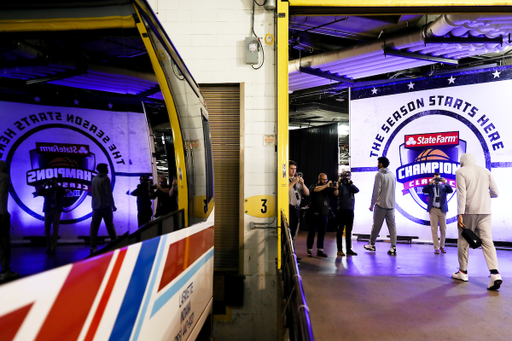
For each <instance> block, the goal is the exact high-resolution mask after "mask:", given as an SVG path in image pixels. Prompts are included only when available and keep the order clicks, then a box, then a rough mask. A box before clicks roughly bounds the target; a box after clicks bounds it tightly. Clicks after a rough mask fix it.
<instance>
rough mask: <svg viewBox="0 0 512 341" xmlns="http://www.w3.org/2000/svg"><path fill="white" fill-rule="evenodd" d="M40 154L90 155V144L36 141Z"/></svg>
mask: <svg viewBox="0 0 512 341" xmlns="http://www.w3.org/2000/svg"><path fill="white" fill-rule="evenodd" d="M36 150H37V152H38V153H39V154H60V155H83V156H89V154H90V151H89V146H88V145H83V144H65V143H44V142H36Z"/></svg>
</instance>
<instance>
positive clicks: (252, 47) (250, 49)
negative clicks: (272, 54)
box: [245, 37, 260, 64]
mask: <svg viewBox="0 0 512 341" xmlns="http://www.w3.org/2000/svg"><path fill="white" fill-rule="evenodd" d="M259 55H260V43H259V42H258V38H257V37H247V38H245V64H258V63H259Z"/></svg>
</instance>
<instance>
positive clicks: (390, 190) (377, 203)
mask: <svg viewBox="0 0 512 341" xmlns="http://www.w3.org/2000/svg"><path fill="white" fill-rule="evenodd" d="M388 166H389V160H388V158H386V157H379V158H378V162H377V167H378V168H379V171H378V172H377V174H376V175H375V183H374V185H373V194H372V203H371V205H370V211H372V212H373V227H372V233H371V235H370V243H368V245H365V246H364V248H365V249H366V250H368V251H373V252H374V251H376V248H375V240H377V236H378V235H379V232H380V229H381V228H382V223H384V219H386V224H387V225H388V230H389V236H390V238H391V247H390V248H389V251H388V255H391V256H396V225H395V188H396V178H395V174H394V173H393V172H392V171H390V170H389V169H388Z"/></svg>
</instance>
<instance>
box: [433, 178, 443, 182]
mask: <svg viewBox="0 0 512 341" xmlns="http://www.w3.org/2000/svg"><path fill="white" fill-rule="evenodd" d="M443 180H444V179H443V178H434V182H443Z"/></svg>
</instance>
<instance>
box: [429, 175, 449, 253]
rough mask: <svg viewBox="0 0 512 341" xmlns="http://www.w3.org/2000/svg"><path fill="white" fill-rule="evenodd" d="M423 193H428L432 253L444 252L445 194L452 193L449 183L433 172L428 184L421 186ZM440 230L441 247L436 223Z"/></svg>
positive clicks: (446, 207) (446, 206) (446, 204)
mask: <svg viewBox="0 0 512 341" xmlns="http://www.w3.org/2000/svg"><path fill="white" fill-rule="evenodd" d="M423 193H424V194H428V207H427V211H428V213H429V215H430V227H431V228H432V240H433V242H434V253H435V254H436V255H438V254H439V250H441V252H442V253H446V251H445V249H444V246H445V240H446V212H448V202H447V200H446V194H448V193H453V189H452V187H451V186H450V185H447V184H446V179H444V178H441V175H440V174H439V173H437V172H436V173H434V177H433V178H432V180H430V182H429V183H428V185H426V186H425V187H423ZM438 224H439V229H440V231H441V247H439V240H438V237H437V225H438Z"/></svg>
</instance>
